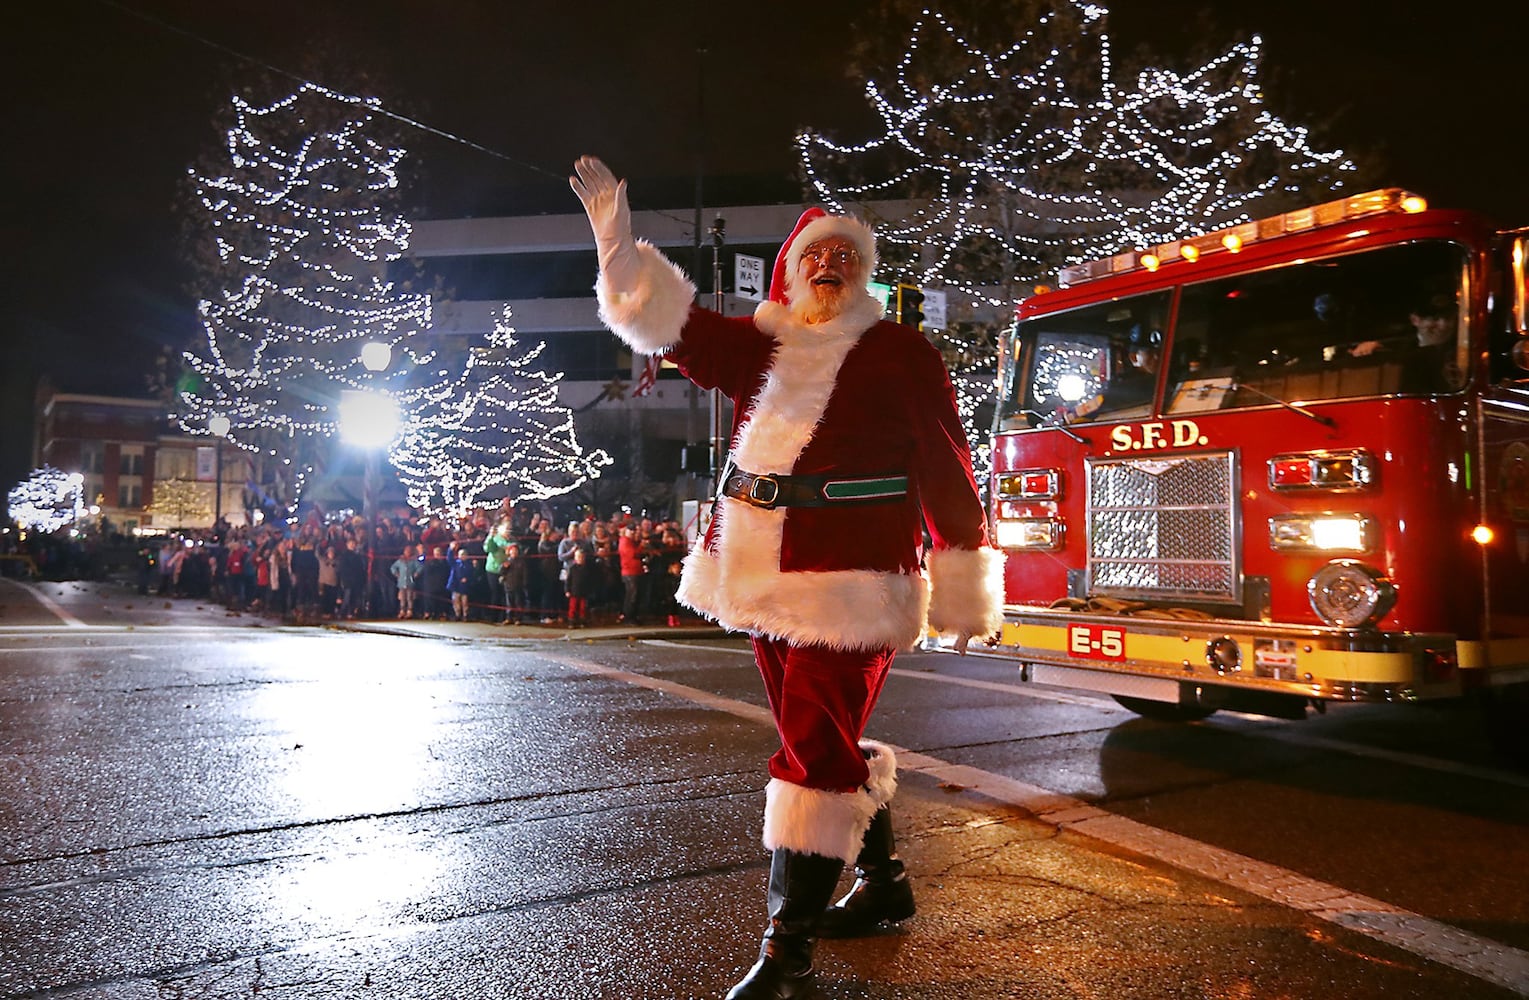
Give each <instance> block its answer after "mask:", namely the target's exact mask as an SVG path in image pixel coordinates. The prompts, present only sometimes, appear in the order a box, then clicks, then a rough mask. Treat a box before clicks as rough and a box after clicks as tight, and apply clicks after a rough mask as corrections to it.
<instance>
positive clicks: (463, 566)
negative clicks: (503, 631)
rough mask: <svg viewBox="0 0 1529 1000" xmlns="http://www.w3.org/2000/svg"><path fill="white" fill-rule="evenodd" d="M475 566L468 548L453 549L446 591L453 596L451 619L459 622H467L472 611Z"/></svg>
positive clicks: (455, 547) (457, 547)
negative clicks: (469, 556)
mask: <svg viewBox="0 0 1529 1000" xmlns="http://www.w3.org/2000/svg"><path fill="white" fill-rule="evenodd" d="M472 589H473V564H472V560H471V559H469V558H468V554H467V546H465V545H453V546H452V547H451V571H450V572H449V573H448V574H447V576H446V590H447V591H448V592H450V594H451V617H452V618H454V619H456V620H457V621H459V622H465V621H467V615H468V612H469V611H471V610H472Z"/></svg>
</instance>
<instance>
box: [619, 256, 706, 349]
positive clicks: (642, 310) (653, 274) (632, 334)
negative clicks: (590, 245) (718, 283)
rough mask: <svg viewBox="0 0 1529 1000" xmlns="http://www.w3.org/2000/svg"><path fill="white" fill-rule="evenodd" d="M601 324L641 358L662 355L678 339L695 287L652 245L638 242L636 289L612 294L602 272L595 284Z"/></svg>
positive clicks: (692, 300) (688, 314)
mask: <svg viewBox="0 0 1529 1000" xmlns="http://www.w3.org/2000/svg"><path fill="white" fill-rule="evenodd" d="M595 297H596V299H597V300H598V302H599V312H600V322H602V323H604V324H605V325H606V326H608V327H610V329H611V332H613V333H615V334H616V336H618V337H620V338H621V339H622V340H624V341H626V343H627V346H629V347H631V348H632V350H634V351H638V352H640V353H642V354H662V353H663V352H664V351H667V350H668V349H669V348H671V347H673V346H674V345H675V344H676V343H678V342H679V339H680V329H681V328H682V327H683V326H684V325H685V320H686V319H687V318H689V316H690V305H691V303H693V302H694V301H695V285H693V284H692V283H691V281H690V279H689V278H687V277H685V272H684V271H682V270H680V269H679V267H678V266H676V265H675V264H674V263H673V262H672V261H670V260H669V259H668V258H667V257H665V256H664V255H663V254H661V253H659V251H658V249H657V248H656V247H654V246H653V245H652V244H651V243H648V242H646V241H644V240H638V241H637V287H636V289H634V290H633V291H630V292H613V291H611V290H610V288H609V287H608V286H607V285H606V281H605V274H604V272H602V273H601V274H600V277H599V278H598V279H596V281H595Z"/></svg>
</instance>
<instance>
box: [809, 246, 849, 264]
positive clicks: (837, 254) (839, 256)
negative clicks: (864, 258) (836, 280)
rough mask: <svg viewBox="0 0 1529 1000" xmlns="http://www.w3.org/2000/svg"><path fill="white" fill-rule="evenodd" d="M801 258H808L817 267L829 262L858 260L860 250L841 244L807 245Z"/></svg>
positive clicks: (843, 262)
mask: <svg viewBox="0 0 1529 1000" xmlns="http://www.w3.org/2000/svg"><path fill="white" fill-rule="evenodd" d="M802 260H810V261H812V262H813V263H814V264H817V265H818V266H819V267H821V266H823V265H824V264H828V263H830V262H832V263H834V264H854V263H856V262H858V261H859V260H860V251H858V250H856V249H855V248H854V247H847V246H843V245H830V246H821V247H808V248H807V249H806V250H803V251H802Z"/></svg>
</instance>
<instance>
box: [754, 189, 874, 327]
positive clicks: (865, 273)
mask: <svg viewBox="0 0 1529 1000" xmlns="http://www.w3.org/2000/svg"><path fill="white" fill-rule="evenodd" d="M830 236H841V237H843V238H844V239H847V240H849V241H850V243H852V244H854V247H855V249H856V250H858V251H860V270H859V273H858V275H857V276H858V278H859V280H860V283H861V284H862V285H863V284H865V283H866V282H867V281H870V280H871V275H872V274H874V273H875V271H876V234H875V233H874V232H872V231H871V227H870V226H868V225H866V224H865V223H864V222H861V221H860V220H859V219H857V218H855V217H854V216H850V215H830V214H828V213H827V212H825V211H823V210H822V209H821V208H809V209H807V211H805V212H803V213H802V217H801V218H800V219H797V220H796V228H794V229H792V230H791V235H790V236H788V237H786V242H785V243H783V244H781V248H780V253H779V254H778V255H777V256H776V258H775V270H774V271H773V272H771V274H770V301H772V302H779V303H780V304H781V305H789V304H790V300H789V298H788V297H787V287H786V286H787V283H788V279H789V278H790V276H791V275H792V274H794V273H795V272H796V265H797V262H798V261H799V260H801V258H802V253H803V252H804V251H805V250H806V249H807V248H808V247H810V246H812V245H813V244H814V243H816V242H818V241H819V240H825V239H828V238H829V237H830Z"/></svg>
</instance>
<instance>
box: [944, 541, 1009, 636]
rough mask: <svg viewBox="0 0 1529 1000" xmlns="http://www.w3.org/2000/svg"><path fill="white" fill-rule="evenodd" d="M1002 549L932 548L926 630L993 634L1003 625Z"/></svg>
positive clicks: (981, 634) (976, 634)
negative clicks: (927, 624)
mask: <svg viewBox="0 0 1529 1000" xmlns="http://www.w3.org/2000/svg"><path fill="white" fill-rule="evenodd" d="M1003 564H1004V553H1003V550H1002V549H990V548H984V549H936V550H935V551H933V552H931V553H929V560H928V565H929V627H930V628H932V629H934V630H935V631H936V632H947V633H953V634H957V635H959V634H966V635H972V636H989V635H993V634H994V633H996V632H997V631H998V629H999V628H1000V627H1001V626H1002V625H1003Z"/></svg>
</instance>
